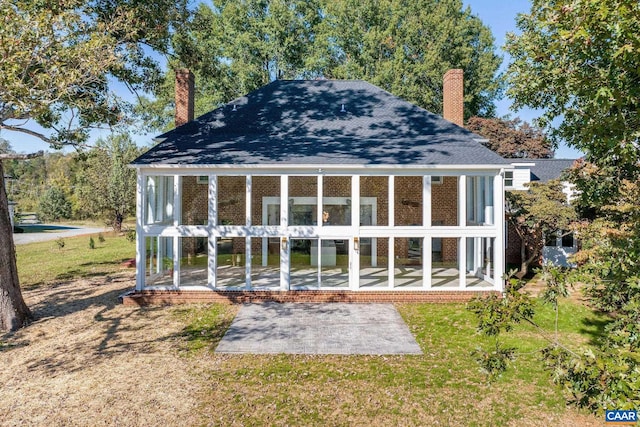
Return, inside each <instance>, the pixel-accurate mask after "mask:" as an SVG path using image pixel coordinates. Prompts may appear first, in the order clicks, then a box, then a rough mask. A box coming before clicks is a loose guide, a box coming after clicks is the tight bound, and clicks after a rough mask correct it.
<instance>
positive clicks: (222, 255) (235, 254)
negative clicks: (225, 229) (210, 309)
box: [216, 237, 246, 288]
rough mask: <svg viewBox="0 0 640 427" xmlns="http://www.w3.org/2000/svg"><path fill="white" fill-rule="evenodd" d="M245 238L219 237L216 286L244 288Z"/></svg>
mask: <svg viewBox="0 0 640 427" xmlns="http://www.w3.org/2000/svg"><path fill="white" fill-rule="evenodd" d="M245 240H246V239H245V238H244V237H227V238H220V239H218V242H217V245H218V248H217V249H218V267H217V270H216V286H217V287H218V288H244V287H245V285H246V281H245V276H246V274H245V273H246V270H245Z"/></svg>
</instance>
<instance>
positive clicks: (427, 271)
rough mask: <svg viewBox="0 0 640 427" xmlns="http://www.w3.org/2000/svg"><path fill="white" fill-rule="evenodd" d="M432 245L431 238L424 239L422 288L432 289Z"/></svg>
mask: <svg viewBox="0 0 640 427" xmlns="http://www.w3.org/2000/svg"><path fill="white" fill-rule="evenodd" d="M431 245H432V240H431V237H430V236H427V237H425V238H424V239H423V243H422V262H423V268H422V287H423V288H427V289H430V288H431V275H432V274H433V273H432V266H431V264H432V259H431V255H432V254H431Z"/></svg>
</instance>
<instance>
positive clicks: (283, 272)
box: [280, 175, 291, 291]
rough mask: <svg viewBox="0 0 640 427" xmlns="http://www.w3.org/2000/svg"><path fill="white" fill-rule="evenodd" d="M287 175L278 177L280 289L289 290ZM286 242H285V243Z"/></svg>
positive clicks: (289, 248)
mask: <svg viewBox="0 0 640 427" xmlns="http://www.w3.org/2000/svg"><path fill="white" fill-rule="evenodd" d="M288 226H289V177H288V176H287V175H282V176H281V177H280V230H281V233H280V290H283V291H287V290H289V287H290V286H289V284H290V274H289V270H290V265H289V254H290V250H291V242H290V241H289V233H288V232H287V227H288ZM285 242H286V244H285Z"/></svg>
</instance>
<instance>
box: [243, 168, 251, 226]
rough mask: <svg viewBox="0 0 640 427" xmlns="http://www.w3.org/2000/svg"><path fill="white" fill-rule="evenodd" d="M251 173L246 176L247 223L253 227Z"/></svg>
mask: <svg viewBox="0 0 640 427" xmlns="http://www.w3.org/2000/svg"><path fill="white" fill-rule="evenodd" d="M251 178H252V177H251V175H247V177H246V180H247V182H246V191H245V224H246V225H247V227H251V192H252V188H251V183H252V179H251Z"/></svg>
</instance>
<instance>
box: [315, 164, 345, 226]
mask: <svg viewBox="0 0 640 427" xmlns="http://www.w3.org/2000/svg"><path fill="white" fill-rule="evenodd" d="M351 209H352V206H351V177H350V176H323V177H322V225H329V226H336V225H337V226H340V225H351Z"/></svg>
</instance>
